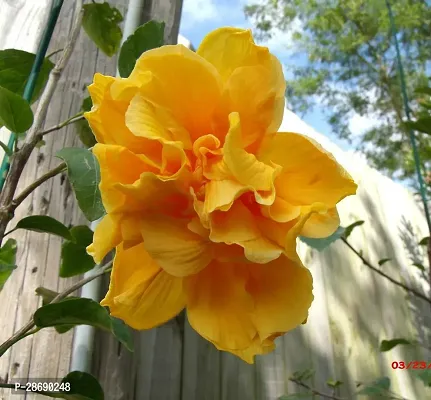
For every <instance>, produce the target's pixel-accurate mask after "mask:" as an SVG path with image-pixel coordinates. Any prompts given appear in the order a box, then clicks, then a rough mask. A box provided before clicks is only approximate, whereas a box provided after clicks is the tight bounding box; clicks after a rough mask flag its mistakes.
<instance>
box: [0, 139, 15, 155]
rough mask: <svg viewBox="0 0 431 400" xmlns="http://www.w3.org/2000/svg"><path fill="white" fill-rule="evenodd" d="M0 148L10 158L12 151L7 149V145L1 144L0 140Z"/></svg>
mask: <svg viewBox="0 0 431 400" xmlns="http://www.w3.org/2000/svg"><path fill="white" fill-rule="evenodd" d="M0 147H1V148H2V149H3V151H4V152H5V153H6V154H7V155H8V156H11V155H12V154H13V151H12V150H11V149H10V148H9V147H7V145H6V144H5V143H3V142H2V141H1V140H0Z"/></svg>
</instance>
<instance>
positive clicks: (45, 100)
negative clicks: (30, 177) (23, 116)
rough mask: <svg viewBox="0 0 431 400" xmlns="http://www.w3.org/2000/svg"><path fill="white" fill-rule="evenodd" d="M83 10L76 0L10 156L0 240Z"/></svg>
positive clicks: (1, 204)
mask: <svg viewBox="0 0 431 400" xmlns="http://www.w3.org/2000/svg"><path fill="white" fill-rule="evenodd" d="M83 11H84V10H83V7H82V0H76V1H75V9H74V16H75V18H74V22H73V28H72V32H71V34H70V36H69V38H70V39H69V41H68V42H67V44H66V46H65V48H64V50H63V53H62V55H61V57H60V59H59V61H58V63H57V64H56V65H55V67H54V68H53V69H52V71H51V73H50V75H49V79H48V83H47V84H46V87H45V90H44V91H43V94H42V96H41V98H40V100H39V104H38V107H37V110H36V113H35V117H34V122H33V125H32V126H31V128H30V130H29V131H28V133H27V136H26V138H25V141H24V144H23V145H22V148H21V149H20V150H19V151H17V152H16V153H14V155H13V156H12V157H11V164H10V170H9V173H8V175H7V177H6V181H5V184H4V187H3V190H2V192H1V194H0V244H1V241H2V240H3V237H4V233H5V231H6V227H7V225H8V223H9V221H10V220H11V219H12V218H13V213H12V212H11V210H10V209H9V208H8V207H10V205H11V204H12V200H13V198H14V195H15V192H16V188H17V186H18V182H19V179H20V177H21V174H22V171H23V170H24V167H25V165H26V164H27V161H28V159H29V157H30V155H31V153H32V151H33V149H34V148H35V147H36V145H37V143H38V142H39V141H40V139H41V138H42V136H41V135H40V131H41V127H42V124H43V122H44V120H45V117H46V114H47V112H48V107H49V104H50V102H51V99H52V96H53V94H54V91H55V88H56V87H57V83H58V81H59V79H60V76H61V73H62V71H63V70H64V68H65V66H66V64H67V62H68V61H69V58H70V56H71V54H72V51H73V48H74V47H75V43H76V41H77V39H78V35H79V31H80V29H81V21H82V16H83Z"/></svg>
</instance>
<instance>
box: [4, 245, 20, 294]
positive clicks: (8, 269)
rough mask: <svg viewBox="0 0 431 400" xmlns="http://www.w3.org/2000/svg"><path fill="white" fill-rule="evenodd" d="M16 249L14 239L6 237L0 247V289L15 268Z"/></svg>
mask: <svg viewBox="0 0 431 400" xmlns="http://www.w3.org/2000/svg"><path fill="white" fill-rule="evenodd" d="M16 249H17V247H16V240H15V239H8V241H7V242H6V243H5V244H4V245H3V247H2V248H1V249H0V290H2V289H3V286H4V284H5V283H6V281H7V280H8V279H9V277H10V275H11V274H12V271H13V270H14V269H15V268H16V265H15V262H16Z"/></svg>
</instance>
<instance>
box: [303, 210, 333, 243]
mask: <svg viewBox="0 0 431 400" xmlns="http://www.w3.org/2000/svg"><path fill="white" fill-rule="evenodd" d="M339 225H340V217H339V216H338V212H337V209H336V208H335V207H334V208H331V209H329V210H328V211H327V212H322V213H314V214H313V215H311V216H310V218H309V219H308V220H307V222H305V224H304V226H303V227H302V230H301V235H302V236H306V237H309V238H325V237H328V236H330V235H332V234H333V233H334V232H335V231H336V230H337V228H338V227H339Z"/></svg>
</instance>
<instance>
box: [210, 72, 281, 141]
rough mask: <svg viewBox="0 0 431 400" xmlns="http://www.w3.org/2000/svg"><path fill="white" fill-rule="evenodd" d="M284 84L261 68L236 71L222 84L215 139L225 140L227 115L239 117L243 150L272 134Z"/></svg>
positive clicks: (276, 124) (276, 120)
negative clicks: (221, 98)
mask: <svg viewBox="0 0 431 400" xmlns="http://www.w3.org/2000/svg"><path fill="white" fill-rule="evenodd" d="M280 68H281V67H280ZM284 82H285V81H284V78H283V75H281V80H278V79H274V74H273V71H272V70H271V69H268V68H265V67H264V66H263V65H257V66H252V67H239V68H237V69H236V70H235V71H234V72H233V73H232V75H231V76H230V78H229V80H228V81H227V82H226V86H225V89H224V92H223V102H222V103H221V106H220V108H219V109H218V110H217V111H216V114H215V118H214V119H215V124H214V128H215V135H216V136H217V137H220V138H222V137H224V136H225V134H226V131H227V130H228V128H229V126H228V125H229V121H228V118H227V116H228V115H229V114H230V113H231V112H238V113H239V115H240V118H241V126H242V146H243V147H247V146H249V145H250V144H253V143H254V142H256V141H258V140H260V139H262V137H263V136H264V135H265V134H266V133H267V132H270V133H272V132H275V131H276V130H277V129H278V128H279V126H280V124H281V121H282V119H283V114H284V87H285V84H284ZM280 85H281V86H282V95H281V96H279V92H280Z"/></svg>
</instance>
